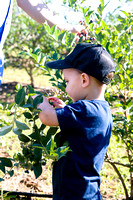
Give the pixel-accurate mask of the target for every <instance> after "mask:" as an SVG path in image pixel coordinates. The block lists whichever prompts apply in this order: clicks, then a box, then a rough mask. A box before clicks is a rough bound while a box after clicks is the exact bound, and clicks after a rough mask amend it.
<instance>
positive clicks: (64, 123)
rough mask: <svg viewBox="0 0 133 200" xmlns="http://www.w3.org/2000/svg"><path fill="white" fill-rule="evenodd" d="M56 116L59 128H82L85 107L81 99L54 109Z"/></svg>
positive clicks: (65, 129) (63, 129) (64, 129)
mask: <svg viewBox="0 0 133 200" xmlns="http://www.w3.org/2000/svg"><path fill="white" fill-rule="evenodd" d="M56 113H57V118H58V121H59V126H60V128H61V130H62V131H63V132H64V131H65V132H66V131H67V130H70V129H71V131H72V130H77V129H78V130H80V129H81V128H82V122H83V118H84V117H83V116H85V108H84V106H83V104H82V102H81V101H78V102H76V103H73V104H70V105H67V106H65V107H64V108H59V109H56Z"/></svg>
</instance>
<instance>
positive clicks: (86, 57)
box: [47, 43, 115, 84]
mask: <svg viewBox="0 0 133 200" xmlns="http://www.w3.org/2000/svg"><path fill="white" fill-rule="evenodd" d="M47 66H48V67H50V68H53V69H67V68H75V69H78V70H80V71H82V72H85V73H86V74H88V75H90V76H93V77H94V78H96V79H98V80H99V81H100V82H102V83H105V84H109V83H110V81H111V79H112V78H110V76H109V74H110V73H111V72H113V73H114V72H115V64H114V62H113V59H112V57H111V56H110V54H109V53H108V52H107V51H106V50H105V49H104V48H103V47H102V46H101V45H99V44H98V45H95V44H91V43H80V44H77V45H76V47H75V48H74V50H73V51H72V52H71V53H70V54H69V55H68V56H66V58H65V59H64V60H57V61H52V62H48V63H47Z"/></svg>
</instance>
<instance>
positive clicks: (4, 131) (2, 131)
mask: <svg viewBox="0 0 133 200" xmlns="http://www.w3.org/2000/svg"><path fill="white" fill-rule="evenodd" d="M12 127H13V125H9V126H4V127H2V128H1V129H0V136H3V135H6V134H7V133H9V132H10V131H11V130H12Z"/></svg>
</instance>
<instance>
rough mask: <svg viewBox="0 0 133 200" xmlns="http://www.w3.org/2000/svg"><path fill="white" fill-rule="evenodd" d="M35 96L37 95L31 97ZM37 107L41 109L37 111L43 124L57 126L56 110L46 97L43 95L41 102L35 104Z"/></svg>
mask: <svg viewBox="0 0 133 200" xmlns="http://www.w3.org/2000/svg"><path fill="white" fill-rule="evenodd" d="M36 96H38V95H35V96H33V97H32V98H33V99H35V98H36ZM57 99H58V98H57ZM55 105H56V104H55ZM37 108H40V109H41V110H42V111H41V112H40V113H39V118H40V120H41V122H42V123H43V124H45V125H47V126H59V122H58V119H57V115H56V111H55V109H54V107H53V106H52V105H51V104H50V103H49V101H48V99H47V98H46V97H44V96H43V102H42V103H40V104H39V105H38V106H37Z"/></svg>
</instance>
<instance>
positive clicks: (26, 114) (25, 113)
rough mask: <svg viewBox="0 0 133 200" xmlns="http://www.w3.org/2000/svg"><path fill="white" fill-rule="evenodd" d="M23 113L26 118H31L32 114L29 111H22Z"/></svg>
mask: <svg viewBox="0 0 133 200" xmlns="http://www.w3.org/2000/svg"><path fill="white" fill-rule="evenodd" d="M23 114H24V116H25V117H26V118H27V119H32V114H31V113H29V112H24V113H23Z"/></svg>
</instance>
